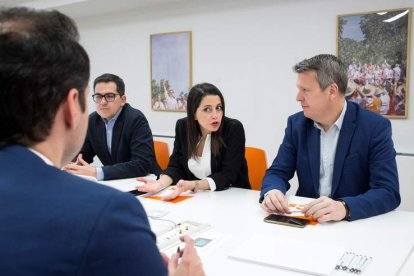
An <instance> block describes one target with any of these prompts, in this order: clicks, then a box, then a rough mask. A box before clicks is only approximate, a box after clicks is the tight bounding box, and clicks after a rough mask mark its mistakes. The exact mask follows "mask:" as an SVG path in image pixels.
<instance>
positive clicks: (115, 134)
mask: <svg viewBox="0 0 414 276" xmlns="http://www.w3.org/2000/svg"><path fill="white" fill-rule="evenodd" d="M127 105H128V104H125V105H124V107H123V108H122V111H121V113H120V114H119V117H118V119H116V122H115V125H114V129H113V130H112V143H111V156H112V160H113V161H114V162H115V161H116V160H117V153H118V146H119V141H120V139H121V134H122V129H123V127H124V122H125V119H124V118H125V112H126V109H127Z"/></svg>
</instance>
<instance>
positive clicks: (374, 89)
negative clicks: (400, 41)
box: [345, 60, 406, 116]
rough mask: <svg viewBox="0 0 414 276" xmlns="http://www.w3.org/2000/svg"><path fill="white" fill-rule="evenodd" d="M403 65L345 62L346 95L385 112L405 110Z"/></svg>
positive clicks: (388, 113) (394, 113)
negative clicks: (346, 66) (346, 74)
mask: <svg viewBox="0 0 414 276" xmlns="http://www.w3.org/2000/svg"><path fill="white" fill-rule="evenodd" d="M405 83H406V81H405V69H404V68H403V67H402V66H401V65H400V64H398V63H396V64H393V65H391V64H388V63H387V61H386V60H385V61H384V62H382V63H381V64H366V63H365V64H361V63H357V62H353V63H351V64H349V66H348V88H347V91H346V94H345V96H346V98H347V99H348V100H350V101H353V102H356V103H358V104H359V105H360V106H361V107H362V108H365V109H368V110H371V111H373V112H376V113H379V114H382V115H388V116H404V115H405V114H406V113H405V112H406V110H405V108H406V106H405V103H406V89H405V87H406V86H405Z"/></svg>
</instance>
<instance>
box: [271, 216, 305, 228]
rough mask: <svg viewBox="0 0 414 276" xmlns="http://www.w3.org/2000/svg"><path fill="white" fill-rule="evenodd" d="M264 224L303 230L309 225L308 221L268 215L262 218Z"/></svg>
mask: <svg viewBox="0 0 414 276" xmlns="http://www.w3.org/2000/svg"><path fill="white" fill-rule="evenodd" d="M264 221H265V222H269V223H276V224H281V225H287V226H293V227H299V228H303V227H305V226H306V225H308V224H309V220H307V219H302V218H295V217H289V216H283V215H276V214H270V215H268V216H267V217H265V218H264Z"/></svg>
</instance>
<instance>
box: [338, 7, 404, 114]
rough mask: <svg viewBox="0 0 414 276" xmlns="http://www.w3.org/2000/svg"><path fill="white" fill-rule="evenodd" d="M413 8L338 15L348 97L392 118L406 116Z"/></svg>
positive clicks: (339, 40)
mask: <svg viewBox="0 0 414 276" xmlns="http://www.w3.org/2000/svg"><path fill="white" fill-rule="evenodd" d="M411 16H412V9H411V8H401V9H393V10H383V11H372V12H365V13H357V14H344V15H338V16H337V55H338V57H339V58H340V59H341V60H342V61H343V62H344V63H345V65H346V66H347V72H348V89H347V91H346V95H345V96H346V98H347V99H349V100H351V101H354V102H356V103H358V104H359V105H360V106H361V107H363V108H365V109H369V110H371V111H373V112H376V113H378V114H381V115H384V116H386V117H389V118H401V119H403V118H407V116H408V115H407V114H408V113H407V112H408V110H407V108H408V94H409V93H408V92H409V91H408V90H409V89H408V85H409V76H410V74H409V70H410V64H409V62H410V53H409V51H410V31H411V30H410V28H411Z"/></svg>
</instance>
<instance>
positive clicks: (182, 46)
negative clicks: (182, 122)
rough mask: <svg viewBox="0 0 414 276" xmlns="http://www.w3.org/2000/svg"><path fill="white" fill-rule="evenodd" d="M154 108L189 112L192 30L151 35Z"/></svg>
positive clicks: (152, 106) (152, 105)
mask: <svg viewBox="0 0 414 276" xmlns="http://www.w3.org/2000/svg"><path fill="white" fill-rule="evenodd" d="M150 40H151V47H150V48H151V54H150V55H151V108H152V110H154V111H186V110H187V96H188V91H189V90H190V87H191V85H192V57H191V56H192V52H191V47H192V45H191V43H192V42H191V31H186V32H174V33H162V34H152V35H151V36H150Z"/></svg>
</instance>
